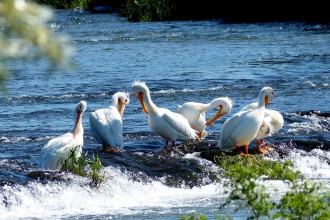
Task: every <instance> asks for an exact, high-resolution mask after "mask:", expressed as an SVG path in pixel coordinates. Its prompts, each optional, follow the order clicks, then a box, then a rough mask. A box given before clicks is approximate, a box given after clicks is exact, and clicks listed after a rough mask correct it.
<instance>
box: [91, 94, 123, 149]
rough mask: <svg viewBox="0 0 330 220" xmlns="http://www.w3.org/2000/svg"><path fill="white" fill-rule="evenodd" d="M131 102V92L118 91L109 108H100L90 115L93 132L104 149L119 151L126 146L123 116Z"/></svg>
mask: <svg viewBox="0 0 330 220" xmlns="http://www.w3.org/2000/svg"><path fill="white" fill-rule="evenodd" d="M128 103H129V94H128V93H124V92H116V93H115V94H114V95H113V96H112V100H111V105H110V106H109V107H108V108H103V109H98V110H96V111H94V112H92V113H91V114H90V116H89V123H90V128H91V133H92V135H93V137H94V138H95V140H96V141H97V142H98V143H100V144H102V146H103V150H107V151H118V150H119V149H122V148H123V146H124V139H123V123H122V116H123V113H124V109H125V107H126V105H127V104H128Z"/></svg>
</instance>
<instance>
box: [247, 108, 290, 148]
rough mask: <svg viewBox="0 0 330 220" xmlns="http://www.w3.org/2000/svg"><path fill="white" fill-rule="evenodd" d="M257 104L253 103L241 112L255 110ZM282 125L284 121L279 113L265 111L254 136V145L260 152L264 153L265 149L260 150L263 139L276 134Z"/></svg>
mask: <svg viewBox="0 0 330 220" xmlns="http://www.w3.org/2000/svg"><path fill="white" fill-rule="evenodd" d="M257 107H258V103H257V102H254V103H251V104H249V105H247V106H245V107H244V108H243V109H242V110H243V111H244V110H247V109H252V110H254V109H257ZM283 125H284V119H283V116H282V115H281V113H279V112H278V111H275V110H271V109H265V115H264V120H263V122H262V125H261V126H260V128H259V131H258V133H257V136H256V138H255V139H256V145H257V149H258V150H259V151H260V152H262V153H266V152H267V150H266V149H262V148H261V147H262V146H264V145H265V142H264V139H265V138H268V137H270V136H272V135H273V134H276V133H277V132H278V131H279V130H280V129H281V128H282V127H283Z"/></svg>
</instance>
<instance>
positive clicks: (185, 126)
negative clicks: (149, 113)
mask: <svg viewBox="0 0 330 220" xmlns="http://www.w3.org/2000/svg"><path fill="white" fill-rule="evenodd" d="M163 118H164V120H165V121H166V123H167V124H169V125H170V126H171V127H172V129H174V130H175V131H176V132H177V133H178V139H183V140H187V139H192V138H197V136H196V131H195V130H193V129H192V128H191V127H190V125H189V122H188V120H187V119H186V118H185V117H184V116H182V115H180V114H178V113H174V112H171V111H170V110H168V109H164V115H163Z"/></svg>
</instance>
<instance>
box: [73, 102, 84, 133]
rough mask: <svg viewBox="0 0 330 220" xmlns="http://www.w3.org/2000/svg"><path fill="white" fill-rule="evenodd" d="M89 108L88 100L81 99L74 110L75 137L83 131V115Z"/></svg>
mask: <svg viewBox="0 0 330 220" xmlns="http://www.w3.org/2000/svg"><path fill="white" fill-rule="evenodd" d="M86 109H87V102H86V101H80V102H79V103H78V104H77V106H76V108H75V111H74V118H75V124H74V129H73V136H74V137H75V136H76V135H77V134H78V133H83V132H84V131H83V128H82V116H83V114H84V112H85V111H86Z"/></svg>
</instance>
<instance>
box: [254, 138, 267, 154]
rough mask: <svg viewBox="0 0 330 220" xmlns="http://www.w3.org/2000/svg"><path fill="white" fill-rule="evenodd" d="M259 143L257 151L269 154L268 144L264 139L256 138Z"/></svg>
mask: <svg viewBox="0 0 330 220" xmlns="http://www.w3.org/2000/svg"><path fill="white" fill-rule="evenodd" d="M256 144H257V152H258V153H261V154H267V153H268V147H267V146H266V143H265V141H264V139H260V140H256Z"/></svg>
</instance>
